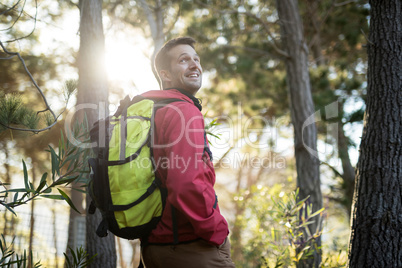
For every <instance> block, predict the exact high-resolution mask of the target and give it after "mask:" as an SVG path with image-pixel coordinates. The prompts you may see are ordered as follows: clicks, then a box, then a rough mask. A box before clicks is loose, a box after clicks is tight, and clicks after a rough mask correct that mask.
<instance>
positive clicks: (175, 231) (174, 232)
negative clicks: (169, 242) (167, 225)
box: [171, 205, 179, 245]
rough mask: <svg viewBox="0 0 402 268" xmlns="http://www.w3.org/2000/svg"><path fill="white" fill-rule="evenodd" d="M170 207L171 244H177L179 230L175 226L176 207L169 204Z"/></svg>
mask: <svg viewBox="0 0 402 268" xmlns="http://www.w3.org/2000/svg"><path fill="white" fill-rule="evenodd" d="M171 208H172V227H173V244H174V245H177V244H179V231H178V227H177V215H176V208H175V207H174V206H173V205H171Z"/></svg>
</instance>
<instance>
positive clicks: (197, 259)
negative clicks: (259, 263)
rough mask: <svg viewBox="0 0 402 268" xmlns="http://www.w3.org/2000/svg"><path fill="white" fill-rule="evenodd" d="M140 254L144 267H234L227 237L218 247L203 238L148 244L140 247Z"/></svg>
mask: <svg viewBox="0 0 402 268" xmlns="http://www.w3.org/2000/svg"><path fill="white" fill-rule="evenodd" d="M141 255H142V256H141V257H142V260H143V262H144V264H145V267H146V268H162V267H163V268H183V267H188V268H214V267H227V268H234V267H235V265H234V263H233V261H232V259H231V258H230V242H229V239H228V238H226V240H225V242H224V243H223V244H222V245H221V246H219V247H218V246H213V245H211V244H208V243H207V242H205V241H204V240H197V241H194V242H191V243H183V244H178V245H148V246H145V247H144V248H142V250H141Z"/></svg>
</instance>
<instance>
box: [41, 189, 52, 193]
mask: <svg viewBox="0 0 402 268" xmlns="http://www.w3.org/2000/svg"><path fill="white" fill-rule="evenodd" d="M43 192H44V193H45V194H49V193H51V192H52V188H50V187H49V188H47V189H45V190H44V191H43Z"/></svg>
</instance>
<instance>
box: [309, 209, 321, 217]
mask: <svg viewBox="0 0 402 268" xmlns="http://www.w3.org/2000/svg"><path fill="white" fill-rule="evenodd" d="M324 210H325V208H321V209H319V210H317V211H316V212H314V213H313V214H311V215H310V216H309V217H310V218H313V217H315V216H316V215H318V214H320V213H321V212H323V211H324Z"/></svg>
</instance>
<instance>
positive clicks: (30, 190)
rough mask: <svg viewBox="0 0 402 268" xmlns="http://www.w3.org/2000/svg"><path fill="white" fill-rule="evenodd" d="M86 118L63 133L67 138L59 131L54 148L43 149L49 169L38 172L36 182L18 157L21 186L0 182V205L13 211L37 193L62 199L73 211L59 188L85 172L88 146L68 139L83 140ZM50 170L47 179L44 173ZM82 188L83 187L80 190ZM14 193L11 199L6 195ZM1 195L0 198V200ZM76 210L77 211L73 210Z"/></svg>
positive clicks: (80, 180)
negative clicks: (1, 189)
mask: <svg viewBox="0 0 402 268" xmlns="http://www.w3.org/2000/svg"><path fill="white" fill-rule="evenodd" d="M85 122H86V120H84V123H81V124H78V125H76V127H74V129H73V132H72V133H67V139H64V135H63V132H61V138H60V141H59V146H58V150H57V152H56V150H55V149H54V148H53V147H52V146H50V145H49V149H48V150H47V152H48V153H49V154H50V159H51V171H50V172H45V173H43V174H42V177H41V180H40V182H39V184H38V185H37V186H35V185H33V183H32V182H31V181H30V180H29V176H28V169H27V165H26V163H25V161H24V160H22V167H23V173H24V185H25V187H24V188H17V189H7V187H8V185H7V184H2V186H3V187H4V188H5V190H3V191H1V192H0V205H3V206H4V207H6V208H7V209H8V210H10V211H11V212H12V213H14V214H15V212H14V210H13V208H15V207H17V206H20V205H22V204H26V203H27V202H29V201H31V200H33V199H36V198H38V197H42V198H49V199H56V200H65V201H66V202H67V203H68V204H69V205H70V207H71V208H73V209H74V210H76V211H77V209H76V208H75V206H74V204H73V203H72V201H71V199H70V198H69V196H68V195H67V194H66V193H65V192H64V191H63V190H62V189H61V187H66V186H68V185H70V184H71V183H72V182H82V181H83V180H84V177H85V175H86V174H87V173H88V172H89V170H88V166H87V158H88V154H89V150H87V149H86V148H82V147H80V146H76V144H74V143H73V142H72V138H74V139H75V140H77V139H81V140H83V141H85V140H86V139H87V138H86V136H87V131H86V129H87V126H86V123H85ZM49 174H50V180H49V179H48V176H49ZM53 189H57V191H58V194H51V193H52V190H53ZM80 191H83V190H80ZM12 194H14V196H13V198H12V201H7V198H8V197H9V196H10V195H12ZM1 199H2V200H1ZM77 212H78V213H80V212H79V211H77Z"/></svg>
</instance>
